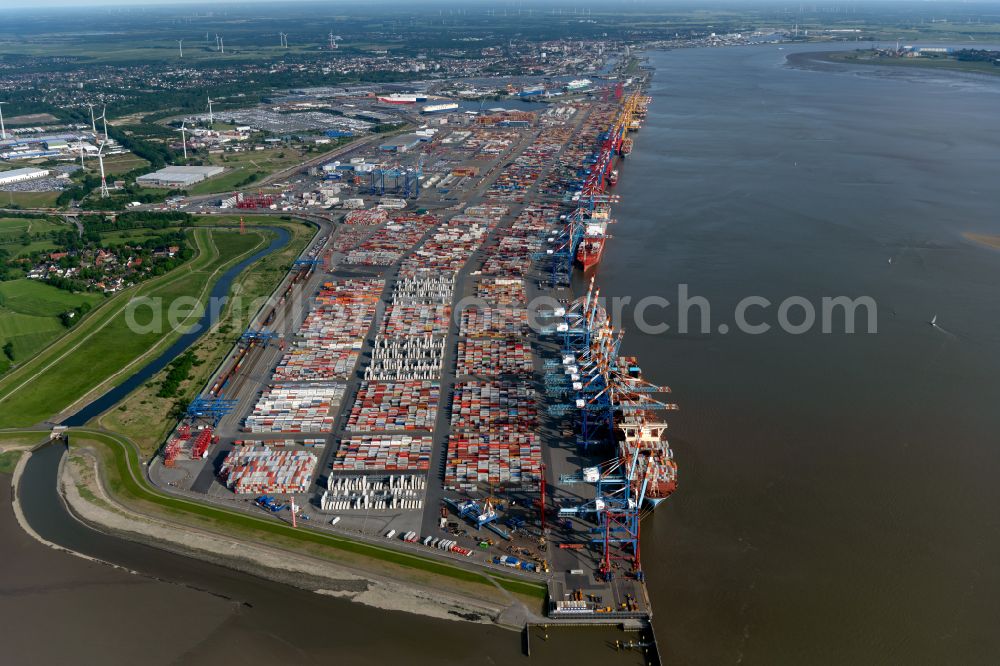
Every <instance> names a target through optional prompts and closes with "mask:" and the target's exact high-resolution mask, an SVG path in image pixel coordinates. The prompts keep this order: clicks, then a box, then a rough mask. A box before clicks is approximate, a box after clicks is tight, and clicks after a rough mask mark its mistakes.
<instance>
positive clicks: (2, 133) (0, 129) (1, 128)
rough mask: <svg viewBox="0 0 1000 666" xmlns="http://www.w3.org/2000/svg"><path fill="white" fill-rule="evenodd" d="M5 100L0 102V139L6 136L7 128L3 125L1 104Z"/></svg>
mask: <svg viewBox="0 0 1000 666" xmlns="http://www.w3.org/2000/svg"><path fill="white" fill-rule="evenodd" d="M6 103H7V102H0V139H6V138H7V129H6V128H5V127H4V126H3V105H4V104H6Z"/></svg>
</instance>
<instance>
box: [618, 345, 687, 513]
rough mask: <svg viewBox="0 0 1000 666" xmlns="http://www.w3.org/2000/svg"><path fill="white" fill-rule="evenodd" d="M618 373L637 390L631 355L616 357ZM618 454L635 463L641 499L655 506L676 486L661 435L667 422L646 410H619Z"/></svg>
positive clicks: (674, 468) (638, 372) (636, 369)
mask: <svg viewBox="0 0 1000 666" xmlns="http://www.w3.org/2000/svg"><path fill="white" fill-rule="evenodd" d="M618 364H619V372H620V374H621V376H622V377H624V378H625V381H626V385H629V384H634V386H635V388H636V389H637V390H638V389H640V387H641V384H642V383H643V382H642V369H641V368H640V367H639V364H638V361H637V359H636V358H635V357H634V356H621V357H619V358H618ZM626 391H627V389H626ZM615 429H616V433H615V434H616V437H617V439H618V449H619V454H620V455H621V457H622V458H623V459H624V461H625V462H626V464H627V465H628V466H629V467H631V465H632V461H633V459H634V458H635V457H637V456H638V458H639V460H638V461H637V463H636V467H635V469H636V478H635V481H634V484H635V487H634V488H633V490H634V491H635V493H636V494H637V495H640V494H641V492H642V487H643V486H645V488H646V493H645V501H646V503H647V504H648V505H649V506H650V507H652V508H655V507H656V506H657V505H658V504H659V503H660V502H662V501H663V500H665V499H667V498H668V497H669V496H670V495H671V494H672V493H673V492H674V490H676V489H677V463H676V462H675V461H674V457H673V452H672V451H671V450H670V445H669V443H668V442H667V440H666V437H665V436H664V435H665V433H666V431H667V424H666V423H664V422H662V421H661V420H659V419H657V418H656V417H655V415H654V414H653V413H652V412H650V411H647V410H635V411H628V412H626V411H624V410H623V411H622V412H620V413H618V414H616V417H615Z"/></svg>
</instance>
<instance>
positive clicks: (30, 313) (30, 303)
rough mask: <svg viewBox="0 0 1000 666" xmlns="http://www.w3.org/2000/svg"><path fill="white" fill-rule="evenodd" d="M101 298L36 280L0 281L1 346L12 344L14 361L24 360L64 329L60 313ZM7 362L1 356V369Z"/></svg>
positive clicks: (5, 368)
mask: <svg viewBox="0 0 1000 666" xmlns="http://www.w3.org/2000/svg"><path fill="white" fill-rule="evenodd" d="M102 300H104V297H103V296H101V295H100V294H92V293H83V294H71V293H70V292H68V291H64V290H62V289H57V288H55V287H53V286H50V285H47V284H44V283H42V282H38V281H37V280H27V279H21V280H11V281H9V282H0V347H3V346H4V345H6V344H7V343H8V342H10V343H11V344H13V346H14V361H15V362H17V363H23V362H24V361H27V360H28V359H30V358H31V357H32V356H34V355H35V354H37V353H38V352H39V351H40V350H42V349H44V348H45V347H46V346H47V345H48V344H50V343H51V342H52V341H53V340H55V339H56V338H58V337H59V336H60V335H62V334H63V333H65V332H66V327H65V326H63V325H62V322H61V321H60V320H59V315H60V314H62V313H63V312H66V311H67V310H72V309H73V308H76V307H79V306H80V305H83V304H84V303H89V304H90V305H97V304H98V303H99V302H101V301H102ZM9 361H10V359H9V358H7V357H6V356H4V357H3V358H0V371H6V370H7V369H8V368H7V365H8V363H9Z"/></svg>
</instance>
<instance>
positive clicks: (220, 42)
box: [219, 37, 226, 55]
mask: <svg viewBox="0 0 1000 666" xmlns="http://www.w3.org/2000/svg"><path fill="white" fill-rule="evenodd" d="M219 50H220V51H221V52H222V54H223V55H225V53H226V43H225V42H224V41H223V40H222V37H219Z"/></svg>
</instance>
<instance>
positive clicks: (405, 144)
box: [379, 134, 426, 153]
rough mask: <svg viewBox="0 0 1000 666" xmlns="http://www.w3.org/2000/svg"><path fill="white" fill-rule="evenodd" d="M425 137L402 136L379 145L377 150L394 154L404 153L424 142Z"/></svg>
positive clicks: (415, 135)
mask: <svg viewBox="0 0 1000 666" xmlns="http://www.w3.org/2000/svg"><path fill="white" fill-rule="evenodd" d="M425 139H426V137H421V136H419V135H417V134H404V135H403V136H401V137H398V138H395V139H390V140H389V141H386V142H385V143H383V144H380V145H379V150H386V151H390V152H394V153H405V152H406V151H408V150H410V149H412V148H415V147H416V146H417V144H419V143H420V142H421V141H423V140H425Z"/></svg>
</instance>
